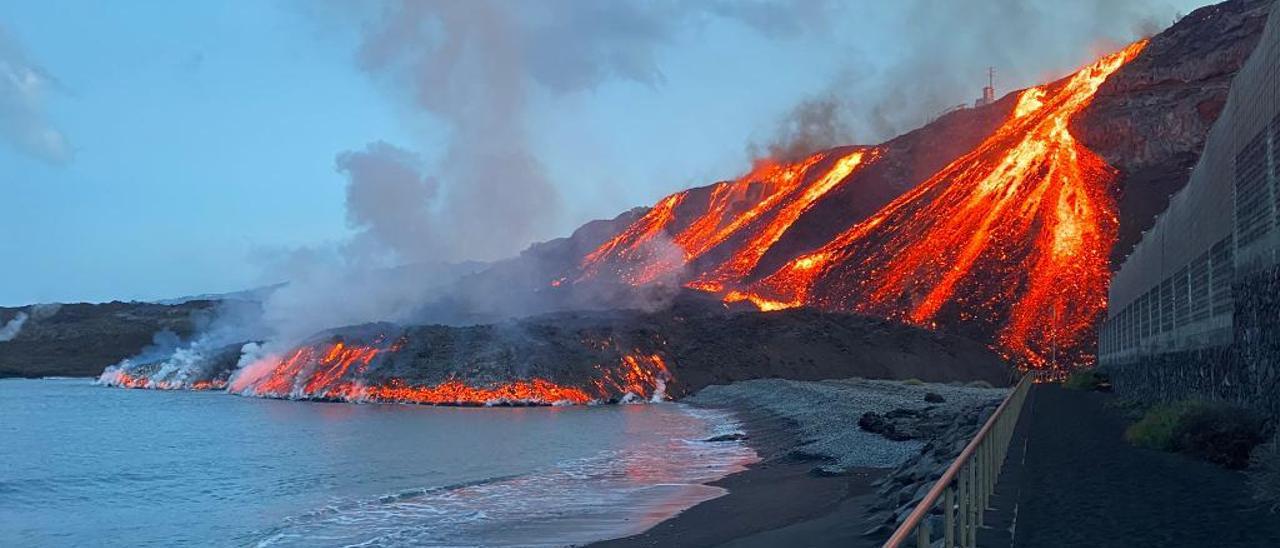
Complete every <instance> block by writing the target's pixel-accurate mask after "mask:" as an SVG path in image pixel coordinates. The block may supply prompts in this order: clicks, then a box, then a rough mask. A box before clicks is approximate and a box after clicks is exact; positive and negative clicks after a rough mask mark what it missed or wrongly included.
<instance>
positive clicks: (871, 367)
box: [102, 294, 1010, 405]
mask: <svg viewBox="0 0 1280 548" xmlns="http://www.w3.org/2000/svg"><path fill="white" fill-rule="evenodd" d="M239 349H240V345H232V346H229V347H228V348H225V349H223V350H222V351H218V352H214V353H211V354H210V355H208V356H206V357H205V359H203V360H200V362H199V363H198V364H195V365H196V366H195V367H174V365H173V362H174V360H172V359H170V360H160V361H156V362H153V363H136V364H131V365H129V366H127V367H124V368H116V367H113V368H109V369H108V370H107V372H106V373H104V374H103V376H102V381H103V382H104V383H106V384H109V385H114V386H121V387H127V388H155V389H179V388H182V389H197V390H200V389H223V388H226V389H228V390H229V391H231V392H233V393H237V394H244V395H254V396H266V397H277V398H302V399H327V400H342V401H392V402H412V403H430V404H451V405H455V404H464V405H465V404H476V405H479V404H492V403H511V404H552V403H588V402H609V401H619V400H623V399H627V398H643V399H650V398H655V397H659V398H660V397H676V398H678V397H681V396H683V395H686V394H690V393H693V392H695V391H697V390H698V389H700V388H702V387H704V386H707V385H709V384H720V383H728V382H733V381H737V380H746V379H754V378H761V377H782V378H790V379H802V380H818V379H827V378H844V377H851V376H859V377H866V378H888V379H908V378H917V379H922V380H926V381H938V382H942V381H957V380H959V381H975V380H980V381H986V382H989V383H992V384H997V385H1000V384H1004V383H1006V382H1007V381H1008V380H1009V373H1010V371H1009V369H1008V367H1007V365H1006V364H1005V363H1004V361H1002V360H1001V359H1000V358H999V357H998V356H996V355H995V354H994V353H992V352H991V351H990V350H989V349H987V348H985V347H983V346H982V345H980V344H978V343H975V342H973V341H970V340H967V339H964V338H960V337H956V336H952V335H946V334H942V333H938V332H934V331H929V330H925V329H920V328H916V327H912V326H906V325H901V324H898V323H894V322H890V321H886V320H880V319H875V318H867V317H862V316H856V315H852V314H844V313H831V312H822V311H817V310H804V309H797V310H788V311H784V312H780V313H777V314H758V313H755V312H751V311H730V310H726V309H725V307H724V306H723V305H721V304H720V303H719V302H717V301H716V300H714V299H710V298H708V297H707V296H705V295H697V294H686V295H684V296H681V297H679V298H677V299H675V301H673V303H672V304H671V306H670V307H669V308H666V309H664V310H661V311H658V312H651V313H646V312H638V311H603V312H561V313H555V314H548V315H543V316H536V317H532V318H526V319H521V320H512V321H507V322H501V323H498V324H491V325H475V326H466V327H452V326H442V325H432V326H410V327H403V326H396V325H391V324H370V325H363V326H356V327H349V328H343V329H338V330H334V331H332V332H328V333H323V334H320V335H317V336H316V337H314V338H313V339H312V340H310V341H308V342H306V343H305V344H302V345H300V346H297V347H295V348H292V349H289V350H287V351H285V352H282V353H278V354H270V353H268V354H264V355H262V356H259V357H258V358H257V359H256V360H254V361H253V362H252V363H250V364H248V365H247V366H246V367H244V368H242V369H237V366H238V364H237V361H238V359H239V357H240V352H239Z"/></svg>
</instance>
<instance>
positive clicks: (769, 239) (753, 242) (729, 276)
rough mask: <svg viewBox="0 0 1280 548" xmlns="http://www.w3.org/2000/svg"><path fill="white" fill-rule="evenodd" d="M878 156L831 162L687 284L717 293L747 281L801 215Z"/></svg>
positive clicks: (862, 154)
mask: <svg viewBox="0 0 1280 548" xmlns="http://www.w3.org/2000/svg"><path fill="white" fill-rule="evenodd" d="M879 156H880V151H879V150H878V149H870V150H856V151H854V152H851V153H849V154H848V155H846V156H844V157H841V158H839V159H837V160H836V161H835V164H834V165H832V167H831V168H830V169H828V170H827V172H826V173H824V174H823V175H822V177H819V178H818V179H817V180H816V181H814V182H813V183H812V184H810V185H808V186H806V187H804V188H803V190H801V191H800V192H799V193H798V195H796V196H794V197H793V198H792V199H791V200H789V201H787V202H786V203H785V204H784V205H783V206H782V208H781V210H780V211H778V213H777V214H776V215H774V217H773V218H772V219H770V220H769V222H768V223H767V224H766V225H765V226H763V227H761V228H760V229H758V230H756V231H755V233H754V234H752V235H751V237H750V239H749V240H747V242H746V243H745V244H743V245H742V246H741V247H739V248H738V249H737V251H736V252H734V254H733V255H732V256H731V257H729V259H728V260H726V261H724V262H723V263H721V264H720V265H719V266H718V267H716V269H715V270H714V271H712V272H709V273H704V274H703V275H702V276H699V277H698V278H697V279H696V280H695V281H693V282H691V283H689V284H688V286H689V287H692V288H694V289H704V290H708V291H721V290H723V288H724V287H725V286H726V285H729V284H736V283H738V282H741V281H742V279H743V278H745V277H747V276H748V275H749V274H751V272H752V271H753V270H755V268H756V266H757V265H758V264H760V259H762V258H764V255H765V253H768V251H769V249H770V248H772V247H773V244H776V243H778V240H779V239H781V238H782V235H783V234H785V233H786V232H787V230H788V229H790V228H791V225H793V224H795V222H796V220H798V219H799V218H800V216H801V215H803V214H804V212H806V211H808V210H809V208H810V207H813V204H815V203H817V201H818V200H819V199H820V198H822V197H823V196H825V195H826V194H827V193H828V192H830V191H831V190H832V189H834V188H836V187H837V186H839V185H840V184H841V183H843V182H844V181H846V180H848V179H849V176H850V175H852V174H853V172H854V171H855V170H856V169H858V168H860V167H862V166H864V165H866V164H868V163H870V162H871V161H873V160H875V159H876V158H878V157H879Z"/></svg>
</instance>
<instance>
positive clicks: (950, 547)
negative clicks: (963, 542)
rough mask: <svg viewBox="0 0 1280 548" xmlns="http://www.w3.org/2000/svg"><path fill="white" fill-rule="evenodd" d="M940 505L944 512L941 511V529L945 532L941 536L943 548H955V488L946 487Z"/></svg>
mask: <svg viewBox="0 0 1280 548" xmlns="http://www.w3.org/2000/svg"><path fill="white" fill-rule="evenodd" d="M942 505H943V507H944V508H945V510H943V511H942V527H943V529H945V531H944V532H943V534H942V546H943V548H955V545H956V488H955V487H953V486H947V490H946V491H945V492H944V493H943V495H942Z"/></svg>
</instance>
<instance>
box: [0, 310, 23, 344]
mask: <svg viewBox="0 0 1280 548" xmlns="http://www.w3.org/2000/svg"><path fill="white" fill-rule="evenodd" d="M26 323H27V313H26V312H19V313H18V315H16V316H14V317H13V319H12V320H9V321H8V322H7V323H5V324H4V327H0V342H7V341H12V340H13V338H14V337H17V336H18V333H21V332H22V326H23V325H24V324H26Z"/></svg>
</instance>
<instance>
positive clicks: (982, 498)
mask: <svg viewBox="0 0 1280 548" xmlns="http://www.w3.org/2000/svg"><path fill="white" fill-rule="evenodd" d="M976 456H977V460H975V461H974V463H973V464H974V468H975V469H974V471H973V473H974V474H977V475H978V492H977V493H976V494H977V497H976V498H977V500H975V501H974V502H975V503H976V504H974V506H975V507H976V512H977V515H975V516H974V520H973V523H974V524H976V525H977V526H978V527H982V524H983V522H984V521H985V520H984V519H983V516H982V515H983V514H985V513H986V512H983V510H984V509H985V508H986V507H987V444H986V442H985V441H984V442H983V443H980V444H978V454H977V455H976Z"/></svg>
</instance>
